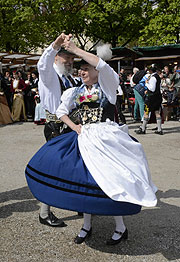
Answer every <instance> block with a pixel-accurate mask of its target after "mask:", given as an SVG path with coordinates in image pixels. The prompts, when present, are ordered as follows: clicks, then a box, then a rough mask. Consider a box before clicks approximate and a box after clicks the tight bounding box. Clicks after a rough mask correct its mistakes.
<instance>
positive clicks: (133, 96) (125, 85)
mask: <svg viewBox="0 0 180 262" xmlns="http://www.w3.org/2000/svg"><path fill="white" fill-rule="evenodd" d="M120 87H121V90H120V91H119V88H118V98H117V110H118V115H119V118H120V120H121V122H123V123H125V122H126V120H125V117H124V115H123V111H124V110H125V104H127V106H128V111H129V112H131V113H132V115H133V118H134V121H133V122H134V123H136V122H142V123H143V121H144V126H141V127H140V130H136V133H137V134H145V131H146V126H147V123H154V122H157V125H158V127H157V129H158V130H155V133H156V134H161V135H162V134H163V131H162V127H161V124H162V122H163V121H164V120H166V119H168V118H170V119H171V118H172V119H173V120H179V121H180V111H179V100H180V66H178V65H176V66H175V67H174V69H173V70H172V71H170V70H169V67H168V66H164V68H163V69H159V68H158V67H157V65H155V64H152V65H151V66H149V67H146V68H144V69H143V70H139V69H138V68H137V67H135V68H133V73H132V74H129V75H127V76H126V74H125V72H124V69H121V72H120ZM155 116H156V118H155ZM167 116H168V118H167ZM145 121H146V123H145Z"/></svg>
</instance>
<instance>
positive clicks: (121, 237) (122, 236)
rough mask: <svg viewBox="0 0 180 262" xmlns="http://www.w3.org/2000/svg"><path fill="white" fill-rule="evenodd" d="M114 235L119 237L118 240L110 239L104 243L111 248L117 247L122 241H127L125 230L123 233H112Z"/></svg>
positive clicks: (126, 231)
mask: <svg viewBox="0 0 180 262" xmlns="http://www.w3.org/2000/svg"><path fill="white" fill-rule="evenodd" d="M114 233H116V234H118V235H119V238H118V239H116V240H115V239H113V238H110V239H109V240H107V241H106V245H108V246H113V245H117V244H119V243H120V242H121V241H122V240H127V239H128V230H127V228H126V230H125V231H124V233H122V232H119V231H114Z"/></svg>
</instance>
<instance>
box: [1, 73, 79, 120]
mask: <svg viewBox="0 0 180 262" xmlns="http://www.w3.org/2000/svg"><path fill="white" fill-rule="evenodd" d="M73 78H74V80H75V82H76V83H79V84H80V85H81V84H82V80H81V77H80V72H79V70H77V69H76V68H74V69H73ZM38 82H39V73H38V71H37V70H35V71H32V72H24V69H23V68H21V69H18V70H16V71H10V70H5V71H4V74H3V73H2V72H1V73H0V109H1V110H0V124H2V125H6V124H10V123H15V122H20V121H22V122H23V121H28V122H34V123H35V124H37V125H44V124H45V122H46V113H45V110H44V108H43V107H42V105H41V103H40V96H39V91H38Z"/></svg>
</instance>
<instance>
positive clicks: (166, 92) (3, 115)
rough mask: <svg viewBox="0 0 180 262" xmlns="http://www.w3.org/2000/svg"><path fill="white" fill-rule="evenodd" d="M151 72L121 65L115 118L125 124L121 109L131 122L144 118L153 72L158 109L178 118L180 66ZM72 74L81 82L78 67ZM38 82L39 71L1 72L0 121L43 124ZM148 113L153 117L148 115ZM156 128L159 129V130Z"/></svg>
mask: <svg viewBox="0 0 180 262" xmlns="http://www.w3.org/2000/svg"><path fill="white" fill-rule="evenodd" d="M153 71H154V72H151V74H150V72H149V68H144V69H143V70H139V69H138V68H137V67H134V68H133V70H132V73H129V74H126V72H125V70H124V68H121V70H120V73H119V87H118V89H117V102H116V111H117V114H116V115H115V118H116V119H118V120H117V121H120V122H121V123H124V124H125V123H126V118H125V115H124V111H128V112H130V113H131V114H132V115H133V118H134V122H143V119H144V117H146V116H145V115H144V109H145V106H146V104H145V100H147V96H148V94H147V92H148V90H150V89H148V87H147V86H148V84H147V85H146V83H148V81H149V80H150V78H151V76H152V73H155V72H156V73H157V75H158V77H159V78H160V94H161V95H160V96H161V97H162V101H161V103H160V104H161V105H160V107H159V109H158V110H159V113H160V115H161V116H162V118H163V121H164V120H167V119H173V120H179V121H180V110H179V100H180V66H178V65H176V66H175V67H174V69H173V70H170V69H169V67H168V66H164V68H163V69H159V68H157V67H155V70H153ZM71 76H72V77H73V79H74V81H75V82H76V84H78V85H81V84H82V78H81V70H80V69H77V68H73V71H72V72H71ZM146 78H147V79H146ZM148 78H149V79H148ZM38 81H39V74H38V71H32V72H24V71H23V69H20V70H17V71H13V72H10V71H9V70H5V71H4V74H2V73H1V75H0V83H1V84H0V106H1V112H0V124H9V123H14V122H18V121H34V123H35V124H38V125H44V124H45V122H46V113H45V110H44V108H43V107H42V105H41V103H40V96H39V91H38ZM160 100H161V99H160ZM151 111H155V110H151ZM161 111H162V112H161ZM151 113H152V116H151V117H150V115H151ZM151 113H150V112H149V111H148V117H147V118H146V119H147V121H148V122H149V123H153V121H155V120H154V117H153V116H154V114H153V112H151ZM144 131H145V130H144ZM159 131H162V130H160V129H159ZM161 134H162V132H161Z"/></svg>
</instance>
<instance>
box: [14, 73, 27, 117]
mask: <svg viewBox="0 0 180 262" xmlns="http://www.w3.org/2000/svg"><path fill="white" fill-rule="evenodd" d="M10 88H11V92H12V93H13V106H12V117H13V121H14V122H17V121H21V120H24V121H26V120H27V117H26V111H25V105H24V91H25V90H26V84H25V82H24V81H23V80H22V79H19V76H18V73H17V72H13V81H12V83H11V87H10Z"/></svg>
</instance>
